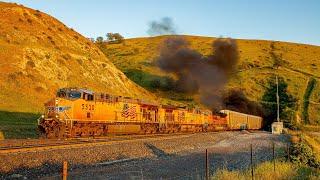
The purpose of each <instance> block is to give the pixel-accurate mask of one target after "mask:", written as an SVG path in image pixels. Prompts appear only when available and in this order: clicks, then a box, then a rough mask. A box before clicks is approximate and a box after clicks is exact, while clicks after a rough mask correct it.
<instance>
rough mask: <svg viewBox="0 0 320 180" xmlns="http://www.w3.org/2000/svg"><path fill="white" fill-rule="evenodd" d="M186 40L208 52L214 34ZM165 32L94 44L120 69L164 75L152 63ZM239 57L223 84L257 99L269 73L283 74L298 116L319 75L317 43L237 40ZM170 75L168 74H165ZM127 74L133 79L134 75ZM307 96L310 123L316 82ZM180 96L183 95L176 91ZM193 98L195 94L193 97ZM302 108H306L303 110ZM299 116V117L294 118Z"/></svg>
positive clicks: (319, 107) (319, 97)
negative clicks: (234, 70) (233, 72)
mask: <svg viewBox="0 0 320 180" xmlns="http://www.w3.org/2000/svg"><path fill="white" fill-rule="evenodd" d="M184 37H185V38H186V40H187V41H189V43H190V45H191V48H193V49H195V50H197V51H199V52H201V53H202V54H204V55H209V54H210V53H211V51H212V48H211V44H212V41H213V40H215V38H211V37H200V36H184ZM165 38H167V36H158V37H150V38H134V39H127V40H125V43H122V44H106V45H100V46H99V45H98V46H99V47H100V49H101V50H102V52H103V53H104V54H105V55H106V56H107V57H108V58H109V59H110V60H111V61H112V62H113V63H114V64H115V65H116V67H117V68H119V69H120V70H122V71H123V72H128V71H130V72H132V71H133V70H135V71H137V70H138V71H141V72H142V74H148V75H151V76H156V77H167V76H168V75H167V74H165V73H164V72H162V71H161V70H160V69H159V68H158V67H156V65H155V62H154V60H155V58H156V57H157V56H158V50H159V45H160V44H161V42H162V41H163V40H164V39H165ZM237 43H238V47H239V52H240V61H239V64H238V69H239V72H238V73H237V74H236V75H235V76H234V77H233V78H232V79H231V81H230V82H229V84H228V86H227V88H228V89H230V88H240V89H242V90H244V92H245V94H246V95H247V96H248V97H249V98H250V99H251V100H256V101H260V99H261V97H262V94H263V93H264V90H265V86H266V82H267V79H268V78H269V77H271V76H272V75H275V74H276V75H279V76H282V77H284V79H285V80H286V82H287V83H288V90H289V92H290V93H291V94H293V95H294V96H295V97H296V98H298V99H299V103H298V109H299V112H298V113H297V114H298V116H300V117H302V111H303V109H304V106H303V104H304V103H303V102H304V97H305V93H306V92H305V90H306V89H307V85H308V80H309V79H310V78H314V79H315V80H319V78H320V71H319V68H320V47H319V46H312V45H305V44H296V43H288V42H278V41H265V40H242V39H238V40H237ZM169 76H170V75H169ZM128 77H129V78H131V79H133V80H135V78H134V76H130V74H128ZM136 82H137V83H139V84H142V85H144V84H145V82H139V81H136ZM147 88H149V89H150V90H153V91H154V92H156V93H157V94H158V96H160V97H163V98H167V99H174V100H179V97H178V98H176V96H175V94H172V93H171V92H166V91H163V90H162V89H161V88H156V89H152V88H153V86H147ZM307 93H308V94H309V93H310V95H308V96H310V97H309V101H310V102H309V106H308V108H309V109H308V110H307V112H308V113H309V116H308V117H309V121H310V123H311V124H317V123H320V122H319V120H320V86H319V84H318V83H317V84H316V85H315V87H314V88H313V90H312V92H307ZM179 96H180V97H182V98H180V100H184V98H183V95H179ZM193 98H194V99H195V101H197V96H195V97H193ZM305 111H306V110H305ZM298 119H299V118H298Z"/></svg>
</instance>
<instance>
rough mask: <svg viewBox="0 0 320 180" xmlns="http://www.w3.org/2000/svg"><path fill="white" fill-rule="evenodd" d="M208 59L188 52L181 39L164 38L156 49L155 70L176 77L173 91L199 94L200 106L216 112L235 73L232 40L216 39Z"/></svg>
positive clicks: (235, 59)
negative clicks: (157, 49)
mask: <svg viewBox="0 0 320 180" xmlns="http://www.w3.org/2000/svg"><path fill="white" fill-rule="evenodd" d="M212 49H213V52H212V55H210V56H207V57H206V56H203V55H201V54H200V53H199V52H197V51H195V50H193V49H191V48H190V47H189V43H188V42H187V41H186V40H185V39H184V38H183V37H179V36H176V37H172V38H167V39H166V40H165V41H164V42H163V44H162V46H161V47H160V54H159V57H158V59H157V64H158V66H159V67H160V68H161V69H162V70H164V71H166V72H170V73H174V74H175V75H176V76H177V78H178V79H177V81H176V90H177V91H179V92H184V93H189V94H194V93H199V94H200V98H201V102H202V103H204V104H205V105H207V106H208V107H211V108H212V109H213V110H219V109H221V108H222V105H223V98H222V90H223V88H224V86H225V84H226V83H227V81H228V78H229V77H230V76H231V74H232V73H234V71H235V70H236V65H237V62H238V58H239V56H238V47H237V44H236V41H235V40H233V39H229V38H226V39H223V38H219V39H217V40H215V41H214V42H213V43H212Z"/></svg>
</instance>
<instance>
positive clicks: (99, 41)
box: [96, 36, 103, 44]
mask: <svg viewBox="0 0 320 180" xmlns="http://www.w3.org/2000/svg"><path fill="white" fill-rule="evenodd" d="M96 43H98V44H102V43H103V37H101V36H99V37H97V39H96Z"/></svg>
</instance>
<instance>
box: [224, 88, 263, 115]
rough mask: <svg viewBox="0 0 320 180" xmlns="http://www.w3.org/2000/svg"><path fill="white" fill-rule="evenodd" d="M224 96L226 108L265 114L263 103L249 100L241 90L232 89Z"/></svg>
mask: <svg viewBox="0 0 320 180" xmlns="http://www.w3.org/2000/svg"><path fill="white" fill-rule="evenodd" d="M223 96H224V98H223V101H224V105H225V108H226V109H230V110H234V111H238V112H242V113H247V114H253V115H257V116H263V114H264V112H263V109H262V106H261V104H259V103H257V102H254V101H251V100H249V99H248V98H247V97H246V96H245V94H244V93H243V92H242V91H241V90H236V89H232V90H230V91H228V92H227V93H225V94H224V95H223Z"/></svg>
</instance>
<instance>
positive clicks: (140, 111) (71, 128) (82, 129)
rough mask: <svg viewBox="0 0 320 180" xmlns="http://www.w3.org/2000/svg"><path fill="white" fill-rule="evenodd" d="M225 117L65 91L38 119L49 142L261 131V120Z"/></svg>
mask: <svg viewBox="0 0 320 180" xmlns="http://www.w3.org/2000/svg"><path fill="white" fill-rule="evenodd" d="M221 113H224V115H214V114H213V113H212V111H210V110H207V109H200V108H190V107H187V106H173V105H162V104H159V103H157V102H151V101H146V100H142V99H134V98H130V97H122V96H114V95H110V94H107V93H96V92H93V91H90V90H87V89H81V88H62V89H59V90H58V91H57V94H56V97H55V98H53V99H51V100H49V101H48V102H47V103H45V112H44V114H43V115H42V116H41V117H40V118H39V119H38V128H39V131H40V133H41V134H42V135H43V136H44V137H46V138H67V137H90V136H104V135H107V134H151V133H176V132H207V131H218V130H238V129H260V128H261V125H262V118H261V117H259V116H252V115H248V114H243V113H238V112H234V111H230V110H222V111H221Z"/></svg>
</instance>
